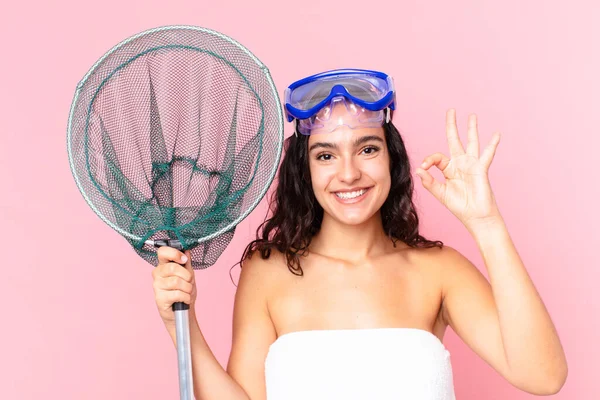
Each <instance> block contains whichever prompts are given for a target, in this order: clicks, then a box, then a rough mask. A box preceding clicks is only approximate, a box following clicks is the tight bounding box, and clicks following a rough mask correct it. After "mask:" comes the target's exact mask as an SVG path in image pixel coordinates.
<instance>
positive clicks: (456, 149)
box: [446, 108, 465, 157]
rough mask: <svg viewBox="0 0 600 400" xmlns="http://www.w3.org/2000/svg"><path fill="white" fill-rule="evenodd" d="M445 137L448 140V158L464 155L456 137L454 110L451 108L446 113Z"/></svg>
mask: <svg viewBox="0 0 600 400" xmlns="http://www.w3.org/2000/svg"><path fill="white" fill-rule="evenodd" d="M446 137H447V139H448V148H449V149H450V157H456V156H459V155H461V154H464V152H465V150H464V149H463V146H462V143H461V142H460V138H459V137H458V128H457V127H456V110H455V109H453V108H452V109H450V110H448V111H447V112H446Z"/></svg>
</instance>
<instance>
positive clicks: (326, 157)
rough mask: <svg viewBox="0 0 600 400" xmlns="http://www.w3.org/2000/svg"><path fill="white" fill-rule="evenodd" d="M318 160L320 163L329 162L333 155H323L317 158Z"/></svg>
mask: <svg viewBox="0 0 600 400" xmlns="http://www.w3.org/2000/svg"><path fill="white" fill-rule="evenodd" d="M317 160H319V161H329V160H331V154H328V153H321V154H319V155H318V156H317Z"/></svg>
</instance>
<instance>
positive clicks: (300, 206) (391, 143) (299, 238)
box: [239, 121, 444, 276]
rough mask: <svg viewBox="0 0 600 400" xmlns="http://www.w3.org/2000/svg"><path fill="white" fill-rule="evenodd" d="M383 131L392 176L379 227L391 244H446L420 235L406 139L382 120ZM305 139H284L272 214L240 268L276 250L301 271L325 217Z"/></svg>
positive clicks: (295, 270) (293, 269) (293, 268)
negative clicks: (283, 150) (303, 258)
mask: <svg viewBox="0 0 600 400" xmlns="http://www.w3.org/2000/svg"><path fill="white" fill-rule="evenodd" d="M383 129H384V132H385V141H386V144H387V148H388V152H389V156H390V174H391V187H390V192H389V195H388V197H387V199H386V201H385V202H384V204H383V205H382V206H381V209H380V212H381V219H382V222H383V229H384V230H385V232H386V234H387V235H388V236H389V237H390V238H391V239H392V241H393V243H394V246H395V245H396V242H397V241H398V240H400V241H402V242H404V243H406V244H407V245H408V246H410V247H421V248H429V247H440V248H441V247H443V246H444V244H443V243H442V242H441V241H439V240H438V241H431V240H427V239H425V238H424V237H423V236H421V235H420V234H419V217H418V216H417V212H416V209H415V206H414V204H413V201H412V195H413V189H414V186H413V181H412V177H411V173H410V162H409V159H408V154H407V153H406V148H405V147H404V141H403V140H402V137H401V136H400V133H399V132H398V130H397V129H396V127H395V126H394V125H393V124H392V122H391V121H390V122H387V123H385V124H384V125H383ZM308 138H309V136H305V135H302V134H300V133H299V132H296V134H295V135H292V136H290V137H288V138H287V139H286V140H285V143H284V146H285V147H284V148H285V155H284V157H283V160H282V162H281V166H280V167H279V174H278V176H277V189H276V191H275V192H274V193H273V194H272V196H271V197H270V199H269V211H270V213H271V217H270V218H268V219H266V220H265V221H264V222H263V223H262V224H261V225H260V226H259V227H258V229H257V230H256V240H253V241H252V242H250V243H249V244H248V246H246V249H245V250H244V253H243V255H242V258H241V260H240V262H239V264H240V267H241V265H242V263H243V261H244V260H245V259H247V258H250V257H252V255H253V254H254V253H255V252H257V251H258V252H259V253H260V255H261V257H262V258H263V259H267V258H269V256H270V255H271V251H272V250H273V249H276V250H277V251H279V252H281V253H283V254H285V257H286V260H287V267H288V269H289V270H290V272H292V273H293V274H295V275H300V276H302V275H303V274H304V273H303V271H302V267H301V266H300V257H301V256H304V255H306V254H307V253H308V247H309V246H310V243H311V240H312V238H313V236H314V235H315V234H316V233H317V232H318V231H319V229H320V228H321V222H322V221H323V208H322V207H321V205H320V204H319V202H318V201H317V199H316V198H315V194H314V192H313V189H312V184H311V178H310V170H309V163H308V162H309V160H308Z"/></svg>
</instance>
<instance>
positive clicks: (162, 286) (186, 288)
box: [154, 276, 194, 293]
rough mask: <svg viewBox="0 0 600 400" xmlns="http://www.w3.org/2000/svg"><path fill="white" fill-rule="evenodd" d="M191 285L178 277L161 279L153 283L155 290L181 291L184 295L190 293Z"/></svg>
mask: <svg viewBox="0 0 600 400" xmlns="http://www.w3.org/2000/svg"><path fill="white" fill-rule="evenodd" d="M193 287H194V286H193V285H192V284H191V283H190V282H188V281H186V280H185V279H182V278H181V277H179V276H169V277H167V278H161V279H157V280H156V281H154V289H155V290H157V291H158V290H166V291H168V290H181V291H182V292H185V293H192V289H193Z"/></svg>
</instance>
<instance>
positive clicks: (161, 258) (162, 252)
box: [156, 246, 186, 264]
mask: <svg viewBox="0 0 600 400" xmlns="http://www.w3.org/2000/svg"><path fill="white" fill-rule="evenodd" d="M156 255H157V256H158V263H159V264H166V263H168V262H176V263H179V264H183V263H185V262H186V260H185V259H183V256H184V254H183V253H182V252H181V251H179V250H177V249H176V248H173V247H169V246H161V247H159V248H158V249H157V250H156Z"/></svg>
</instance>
